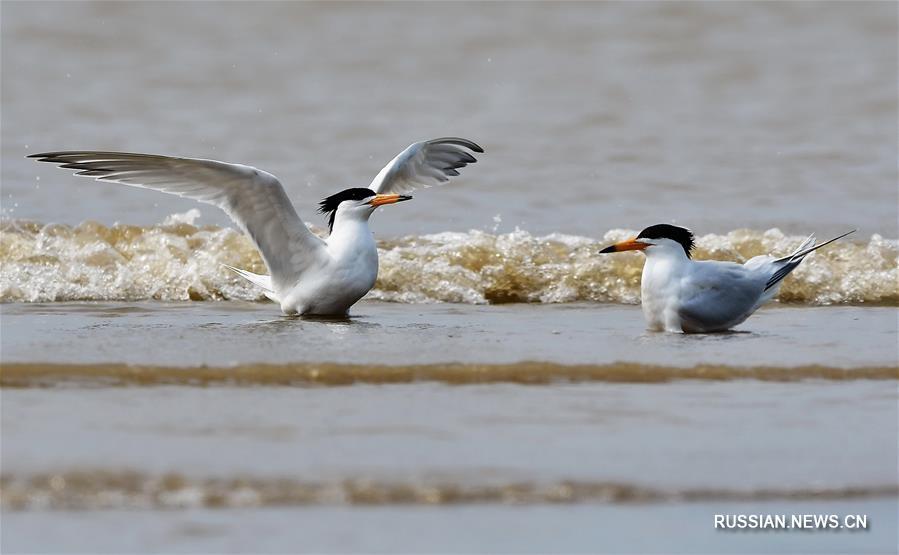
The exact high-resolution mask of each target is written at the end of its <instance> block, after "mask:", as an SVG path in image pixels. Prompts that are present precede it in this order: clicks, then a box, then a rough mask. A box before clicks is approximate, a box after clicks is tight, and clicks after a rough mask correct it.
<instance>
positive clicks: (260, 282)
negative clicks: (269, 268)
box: [222, 264, 281, 303]
mask: <svg viewBox="0 0 899 555" xmlns="http://www.w3.org/2000/svg"><path fill="white" fill-rule="evenodd" d="M222 266H224V267H225V268H228V269H229V270H231V271H232V272H234V273H235V274H237V275H239V276H240V277H242V278H244V279H245V280H247V281H249V282H250V283H252V284H253V285H255V286H256V287H259V288H260V289H262V292H263V293H264V294H265V296H266V297H268V298H269V299H271V300H273V301H275V302H276V303H277V302H281V301H280V300H279V299H278V297H277V295H275V291H274V289H273V288H272V278H271V276H263V275H259V274H254V273H253V272H248V271H246V270H241V269H240V268H235V267H234V266H228V265H227V264H222Z"/></svg>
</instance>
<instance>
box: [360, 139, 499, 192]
mask: <svg viewBox="0 0 899 555" xmlns="http://www.w3.org/2000/svg"><path fill="white" fill-rule="evenodd" d="M463 147H464V148H463ZM466 148H467V149H469V150H471V151H474V152H478V153H482V152H484V149H483V148H481V147H479V146H478V145H477V144H475V143H473V142H472V141H469V140H467V139H459V138H456V137H445V138H442V139H432V140H430V141H421V142H418V143H414V144H411V145H409V148H407V149H406V150H404V151H402V152H400V153H399V154H397V156H396V158H394V159H393V160H391V161H390V163H389V164H387V165H386V166H384V169H382V170H381V171H380V172H379V173H378V175H377V176H376V177H375V179H374V181H372V182H371V185H369V186H368V188H369V189H371V190H373V191H374V192H375V193H377V194H379V195H383V194H388V193H391V194H405V193H409V192H411V191H413V190H414V189H416V188H417V187H430V186H432V185H440V184H442V183H446V182H447V181H449V178H450V177H453V176H456V175H459V171H458V170H459V168H464V167H465V166H467V165H468V164H474V163H475V162H477V159H475V157H474V156H472V155H471V154H469V153H468V151H466V150H465V149H466Z"/></svg>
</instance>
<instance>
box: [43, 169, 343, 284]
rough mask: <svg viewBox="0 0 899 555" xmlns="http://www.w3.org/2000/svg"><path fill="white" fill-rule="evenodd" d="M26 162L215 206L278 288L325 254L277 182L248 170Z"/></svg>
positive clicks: (265, 175) (318, 241)
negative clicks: (241, 235) (245, 237)
mask: <svg viewBox="0 0 899 555" xmlns="http://www.w3.org/2000/svg"><path fill="white" fill-rule="evenodd" d="M29 158H37V159H38V160H39V161H41V162H50V163H53V164H58V165H59V166H60V167H62V168H66V169H71V170H78V171H77V172H76V173H75V175H83V176H87V177H94V178H96V179H97V180H98V181H110V182H113V183H122V184H124V185H130V186H132V187H142V188H145V189H154V190H156V191H162V192H164V193H170V194H173V195H178V196H182V197H187V198H190V199H194V200H197V201H200V202H205V203H207V204H212V205H215V206H218V207H219V208H221V209H222V210H224V211H225V212H226V213H227V214H228V215H229V216H230V217H231V219H232V220H234V222H235V223H236V224H237V225H238V226H240V228H241V229H243V230H244V231H245V232H246V233H247V235H249V236H250V239H252V240H253V242H254V243H255V244H256V247H257V248H258V249H259V251H260V252H261V253H262V258H263V260H265V264H266V266H268V269H269V271H270V272H271V275H272V283H273V285H274V286H275V287H276V288H277V287H285V286H290V285H292V284H293V283H295V282H296V280H297V278H298V277H299V274H301V273H302V272H303V270H305V269H306V268H307V267H308V266H309V265H310V264H312V263H313V262H314V261H315V260H316V258H317V257H319V256H322V255H323V254H324V253H325V243H324V242H323V241H322V240H321V239H319V238H318V237H316V236H315V235H313V234H312V232H310V231H309V230H308V229H307V228H306V225H305V224H303V222H302V220H300V217H299V216H297V213H296V211H295V210H294V208H293V205H292V204H291V203H290V199H288V198H287V194H286V193H285V192H284V188H283V187H282V186H281V183H280V182H279V181H278V179H277V178H276V177H275V176H273V175H272V174H270V173H267V172H264V171H262V170H258V169H256V168H253V167H250V166H243V165H240V164H227V163H225V162H217V161H215V160H200V159H194V158H175V157H170V156H157V155H152V154H132V153H126V152H98V151H68V152H45V153H42V154H32V155H31V156H29Z"/></svg>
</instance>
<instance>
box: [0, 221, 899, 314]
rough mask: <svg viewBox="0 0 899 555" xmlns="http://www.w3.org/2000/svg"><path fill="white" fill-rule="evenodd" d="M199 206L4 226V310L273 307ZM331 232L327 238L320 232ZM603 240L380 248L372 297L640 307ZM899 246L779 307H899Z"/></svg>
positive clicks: (804, 279) (788, 296)
mask: <svg viewBox="0 0 899 555" xmlns="http://www.w3.org/2000/svg"><path fill="white" fill-rule="evenodd" d="M198 216H199V211H197V210H196V209H193V210H190V211H189V212H187V213H185V214H180V215H173V216H170V217H169V218H167V219H166V221H164V222H162V223H161V224H157V225H151V226H133V225H127V224H116V225H113V226H105V225H102V224H99V223H96V222H90V221H89V222H85V223H82V224H80V225H77V226H69V225H61V224H43V223H38V222H32V221H25V220H15V219H8V220H4V221H3V222H2V224H0V302H51V301H85V300H90V301H101V300H102V301H135V300H144V299H155V300H162V301H181V300H188V299H191V300H220V299H240V300H263V299H264V297H263V296H262V295H261V294H260V293H259V291H258V290H257V289H256V288H255V287H254V286H253V285H251V284H250V283H248V282H246V281H244V280H242V279H241V278H239V277H237V276H235V275H234V274H232V273H231V272H230V271H228V270H226V269H225V268H223V267H222V264H229V265H231V266H236V267H239V268H245V269H247V270H250V271H253V272H257V273H266V270H265V265H264V264H263V262H262V259H261V258H260V256H259V254H258V252H257V251H256V249H255V248H254V247H253V245H252V244H251V243H250V241H249V239H248V238H246V237H245V236H244V235H243V234H241V233H240V232H238V231H236V230H234V229H231V228H221V227H217V226H198V225H195V223H194V221H195V219H196V218H197V217H198ZM314 231H316V232H318V233H321V231H320V230H314ZM632 234H633V231H630V230H622V229H614V230H610V231H608V232H606V233H605V234H604V235H603V237H602V238H601V239H594V238H588V237H579V236H573V235H564V234H560V233H553V234H551V235H546V236H534V235H531V234H530V233H528V232H526V231H520V230H516V231H514V232H512V233H503V234H492V233H488V232H484V231H474V230H473V231H468V232H464V233H461V232H445V233H437V234H432V235H421V236H407V237H402V238H396V239H385V240H381V241H380V242H379V245H378V248H379V251H380V253H379V254H380V263H381V267H380V273H379V276H378V281H377V284H376V285H375V289H374V290H372V291H371V292H370V293H369V296H368V297H369V298H371V299H378V300H385V301H392V302H401V303H428V302H450V303H470V304H484V303H509V302H534V303H564V302H577V301H595V302H611V303H627V304H634V303H638V302H639V300H640V273H641V270H642V267H643V257H642V255H640V254H637V253H621V254H617V255H615V256H607V255H600V254H598V251H599V248H600V246H605V245H607V244H609V243H611V242H614V241H617V240H620V239H623V238H625V237H627V236H630V235H632ZM803 239H804V237H799V236H789V235H785V234H784V233H782V232H781V231H780V230H778V229H769V230H767V231H753V230H745V229H741V230H736V231H732V232H730V233H727V234H724V235H714V234H710V235H704V236H701V237H699V238H698V240H697V250H696V254H695V258H697V259H700V260H701V259H708V258H715V259H720V260H732V261H736V262H744V261H746V260H748V259H749V258H751V257H753V256H756V255H759V254H767V253H774V254H781V255H782V254H787V253H789V252H791V251H792V250H793V249H795V248H796V246H797V245H798V244H799V243H800V242H801V241H802V240H803ZM897 251H899V240H895V239H888V238H884V237H882V236H880V235H877V234H875V235H872V236H871V237H870V238H868V240H867V241H866V242H864V241H862V242H855V241H849V240H843V241H840V242H839V243H836V244H834V245H830V246H828V247H826V248H824V249H822V250H821V251H818V252H817V253H815V254H814V255H813V256H810V257H809V258H808V259H807V260H806V261H805V262H804V263H803V264H802V265H800V266H799V268H797V269H796V270H795V271H794V272H793V273H792V274H791V275H790V277H788V278H787V280H786V281H785V282H784V285H783V287H782V289H781V293H780V295H779V299H780V300H781V301H783V302H793V303H802V304H810V305H825V304H839V303H876V304H890V305H894V304H897V303H899V274H897Z"/></svg>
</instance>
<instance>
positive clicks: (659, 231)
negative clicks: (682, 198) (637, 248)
mask: <svg viewBox="0 0 899 555" xmlns="http://www.w3.org/2000/svg"><path fill="white" fill-rule="evenodd" d="M641 238H645V239H671V240H672V241H676V242H678V243H680V246H682V247H683V248H684V252H685V253H686V254H687V258H690V257H691V251H692V250H693V246H694V245H695V243H694V241H693V232H692V231H690V230H689V229H687V228H685V227H678V226H676V225H671V224H656V225H651V226H649V227H647V228H646V229H644V230H643V231H641V232H640V235H637V239H641Z"/></svg>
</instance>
